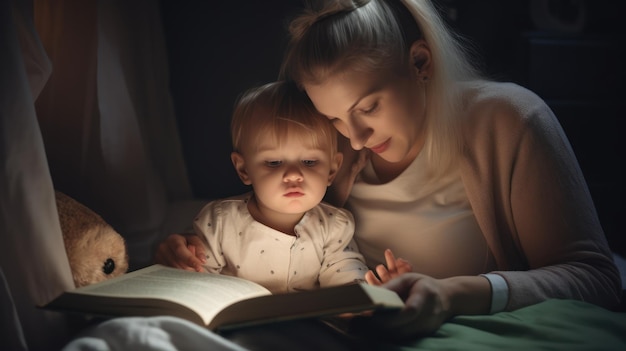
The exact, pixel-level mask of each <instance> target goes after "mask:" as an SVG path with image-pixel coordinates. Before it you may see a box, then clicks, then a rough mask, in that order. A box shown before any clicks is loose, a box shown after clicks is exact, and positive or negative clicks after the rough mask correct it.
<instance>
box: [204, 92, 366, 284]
mask: <svg viewBox="0 0 626 351" xmlns="http://www.w3.org/2000/svg"><path fill="white" fill-rule="evenodd" d="M231 133H232V141H233V147H234V151H233V152H232V154H231V160H232V162H233V165H234V167H235V169H236V171H237V174H238V175H239V177H240V178H241V181H242V182H243V183H244V184H246V185H252V188H253V191H252V192H249V193H246V194H243V195H239V196H235V197H231V198H227V199H221V200H216V201H212V202H210V203H209V204H207V205H206V206H205V207H204V208H203V209H202V210H201V211H200V213H199V215H198V216H197V218H196V219H195V221H194V229H195V232H196V233H197V234H198V235H200V236H201V237H202V238H203V240H204V241H205V245H206V248H205V249H206V260H204V262H205V263H204V268H205V269H206V270H207V271H209V272H211V273H220V274H227V275H232V276H238V277H242V278H246V279H249V280H253V281H255V282H258V283H260V284H261V285H263V286H265V287H266V288H268V289H269V290H270V291H272V292H274V293H277V292H293V291H300V290H311V289H315V288H318V287H324V286H332V285H338V284H347V283H353V282H359V281H364V278H365V273H366V272H367V271H368V269H367V267H366V265H365V263H364V259H363V256H362V255H361V254H360V253H359V251H358V249H357V246H356V245H355V244H354V242H353V241H352V235H353V232H354V221H353V218H352V215H351V214H350V213H349V212H348V211H346V210H344V209H339V208H335V207H332V206H330V205H328V204H325V203H322V202H321V201H322V198H323V197H324V195H325V193H326V188H327V186H329V185H330V184H331V182H332V181H333V178H334V177H335V174H336V172H337V170H338V169H339V166H340V165H341V161H342V154H341V153H338V152H337V145H336V132H335V129H334V128H333V126H332V125H331V124H330V123H329V121H328V119H327V118H325V117H324V116H322V115H320V114H319V113H317V112H316V110H315V108H314V107H313V105H312V104H310V102H309V101H308V98H307V97H306V95H304V94H302V93H300V92H298V91H297V89H296V88H295V87H289V86H288V85H287V84H286V83H283V82H275V83H270V84H266V85H263V86H261V87H258V88H254V89H251V90H249V91H247V92H246V93H245V94H244V95H243V96H242V97H241V98H240V100H239V101H238V102H237V105H236V106H235V110H234V113H233V119H232V124H231ZM192 251H194V253H195V248H192ZM370 274H371V273H370Z"/></svg>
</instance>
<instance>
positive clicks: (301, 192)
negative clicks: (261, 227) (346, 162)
mask: <svg viewBox="0 0 626 351" xmlns="http://www.w3.org/2000/svg"><path fill="white" fill-rule="evenodd" d="M305 140H307V139H306V138H301V137H300V136H295V135H292V136H289V137H288V138H287V140H283V142H282V143H280V145H279V144H278V143H277V142H276V141H275V140H274V138H273V136H272V135H271V134H270V135H268V133H265V136H261V137H260V138H259V143H258V145H254V147H249V148H247V149H248V150H244V154H238V153H233V163H234V164H235V168H236V169H237V172H238V173H239V176H240V178H241V179H242V181H243V182H244V183H245V184H248V185H250V184H251V185H252V187H253V188H254V193H255V197H256V200H257V203H258V205H259V208H260V210H261V211H272V212H274V213H282V214H299V213H303V212H305V211H308V210H309V209H311V208H313V207H315V206H316V205H317V204H318V203H319V202H320V201H321V200H322V198H323V197H324V194H325V193H326V187H327V186H328V185H329V184H330V182H331V181H332V179H333V178H334V175H335V172H336V171H337V169H338V168H339V164H340V162H341V154H336V155H335V157H334V159H331V155H330V152H329V151H328V150H325V149H324V150H323V149H320V148H317V147H314V146H311V145H308V144H309V143H307V142H306V141H305Z"/></svg>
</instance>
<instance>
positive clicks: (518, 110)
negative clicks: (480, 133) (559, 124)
mask: <svg viewBox="0 0 626 351" xmlns="http://www.w3.org/2000/svg"><path fill="white" fill-rule="evenodd" d="M462 97H463V111H464V115H465V116H464V117H465V118H464V121H465V123H466V126H467V127H469V128H470V129H475V128H477V127H481V126H491V127H494V128H498V127H501V128H505V129H509V130H510V129H511V128H515V127H521V126H528V125H531V126H532V125H538V124H539V125H541V124H543V122H540V123H535V122H537V121H549V123H553V122H554V120H555V119H554V116H553V113H552V111H551V110H550V108H549V107H548V105H547V104H546V102H545V101H544V100H543V99H542V98H541V97H539V96H538V95H537V94H536V93H535V92H533V91H531V90H530V89H528V88H525V87H523V86H521V85H518V84H516V83H510V82H493V81H475V82H470V83H464V84H463V85H462Z"/></svg>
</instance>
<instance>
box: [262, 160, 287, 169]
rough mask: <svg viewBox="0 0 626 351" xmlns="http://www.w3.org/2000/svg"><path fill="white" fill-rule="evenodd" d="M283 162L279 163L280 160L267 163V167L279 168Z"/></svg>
mask: <svg viewBox="0 0 626 351" xmlns="http://www.w3.org/2000/svg"><path fill="white" fill-rule="evenodd" d="M282 163H283V162H282V161H278V160H274V161H265V165H266V166H267V167H271V168H276V167H279V166H280V165H281V164H282Z"/></svg>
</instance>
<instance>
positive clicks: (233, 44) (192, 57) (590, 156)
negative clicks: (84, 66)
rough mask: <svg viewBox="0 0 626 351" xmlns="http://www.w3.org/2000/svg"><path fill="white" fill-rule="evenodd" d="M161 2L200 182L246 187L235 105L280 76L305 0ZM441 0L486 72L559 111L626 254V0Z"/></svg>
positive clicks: (182, 122) (206, 188) (176, 90)
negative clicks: (542, 8)
mask: <svg viewBox="0 0 626 351" xmlns="http://www.w3.org/2000/svg"><path fill="white" fill-rule="evenodd" d="M533 3H535V4H540V3H543V4H547V5H546V6H547V12H546V13H543V12H538V11H536V8H533V6H532V5H533ZM215 4H219V5H215ZM162 5H163V18H164V25H165V33H166V36H167V43H168V46H169V55H170V66H171V67H170V69H171V76H172V78H171V85H172V94H173V97H174V104H175V108H176V113H177V117H178V121H179V128H180V133H181V137H182V141H183V149H184V153H185V158H186V162H187V164H188V171H189V177H190V180H191V183H192V187H193V189H194V193H195V195H196V196H197V197H200V198H215V197H223V196H229V195H233V194H235V193H239V192H243V191H245V190H246V188H245V187H243V186H242V185H241V184H240V182H239V179H238V177H237V176H236V174H235V172H234V171H233V168H232V166H231V163H230V156H229V155H230V151H231V146H230V136H229V128H228V123H229V118H230V113H231V111H232V107H233V103H234V101H235V99H236V97H237V96H238V95H239V94H240V93H241V92H242V91H243V90H244V89H246V88H248V87H251V86H253V85H257V84H261V83H265V82H268V81H271V80H274V79H275V78H276V77H277V74H278V68H279V64H280V60H281V58H282V52H283V50H284V46H285V44H286V23H287V22H286V20H287V19H288V18H289V17H290V16H292V15H293V14H294V13H295V11H296V10H297V9H298V8H299V6H300V1H298V0H272V1H257V0H249V1H238V2H236V1H223V2H213V1H191V0H181V1H175V0H162ZM437 5H438V6H439V8H440V9H441V11H442V13H443V14H444V15H445V17H446V20H447V21H448V23H449V24H450V25H451V27H453V28H454V29H455V30H456V31H457V32H458V33H460V34H461V35H463V36H464V37H466V38H467V39H468V40H469V41H470V42H471V43H472V45H473V48H474V49H475V53H476V56H477V58H479V59H480V62H482V64H481V67H482V69H483V70H484V71H485V72H486V73H487V74H488V75H489V76H491V77H492V78H494V79H496V80H503V81H513V82H516V83H519V84H521V85H523V86H526V87H528V88H530V89H531V90H533V91H535V92H537V93H538V94H539V95H540V96H541V97H542V98H544V99H545V100H546V102H547V103H548V104H549V105H550V107H551V108H552V109H553V110H554V111H555V113H556V114H557V117H558V118H559V120H560V121H561V124H562V125H563V128H564V129H565V132H566V134H567V135H568V137H569V138H570V142H571V143H572V146H573V148H574V151H575V152H576V155H577V157H578V160H579V162H580V164H581V167H582V169H583V172H584V174H585V177H586V179H587V182H588V184H589V187H590V190H591V193H592V196H593V198H594V201H595V203H596V207H597V208H598V211H599V215H600V219H601V221H602V223H603V226H604V228H605V231H606V232H607V237H608V239H609V242H610V244H611V245H612V247H613V248H614V250H616V251H618V252H620V253H624V254H626V238H625V235H624V234H623V233H621V232H622V229H621V224H620V222H619V221H618V219H619V218H620V217H621V216H623V214H624V213H626V205H625V201H624V200H623V199H624V195H626V194H625V188H626V186H625V185H624V180H625V179H626V177H624V171H623V169H624V159H625V156H626V155H625V148H624V141H623V137H622V134H623V132H624V131H625V129H624V127H623V126H622V125H623V123H622V122H623V119H624V112H623V111H626V98H625V97H624V94H625V93H626V91H625V89H624V83H623V82H624V81H626V77H625V74H624V64H623V62H626V58H625V56H624V54H623V53H622V51H623V50H622V47H623V46H624V39H623V36H622V35H623V34H621V33H622V32H623V31H621V30H620V28H621V26H622V23H621V21H622V20H621V18H622V17H623V14H624V9H625V7H626V6H625V5H626V2H623V1H612V0H593V1H585V0H578V1H576V0H569V1H568V0H537V1H533V0H507V1H501V0H438V1H437ZM579 5H580V6H579ZM581 6H582V7H581ZM541 14H543V17H542V16H541ZM546 16H548V17H546ZM581 19H582V20H581ZM579 20H581V21H579Z"/></svg>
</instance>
